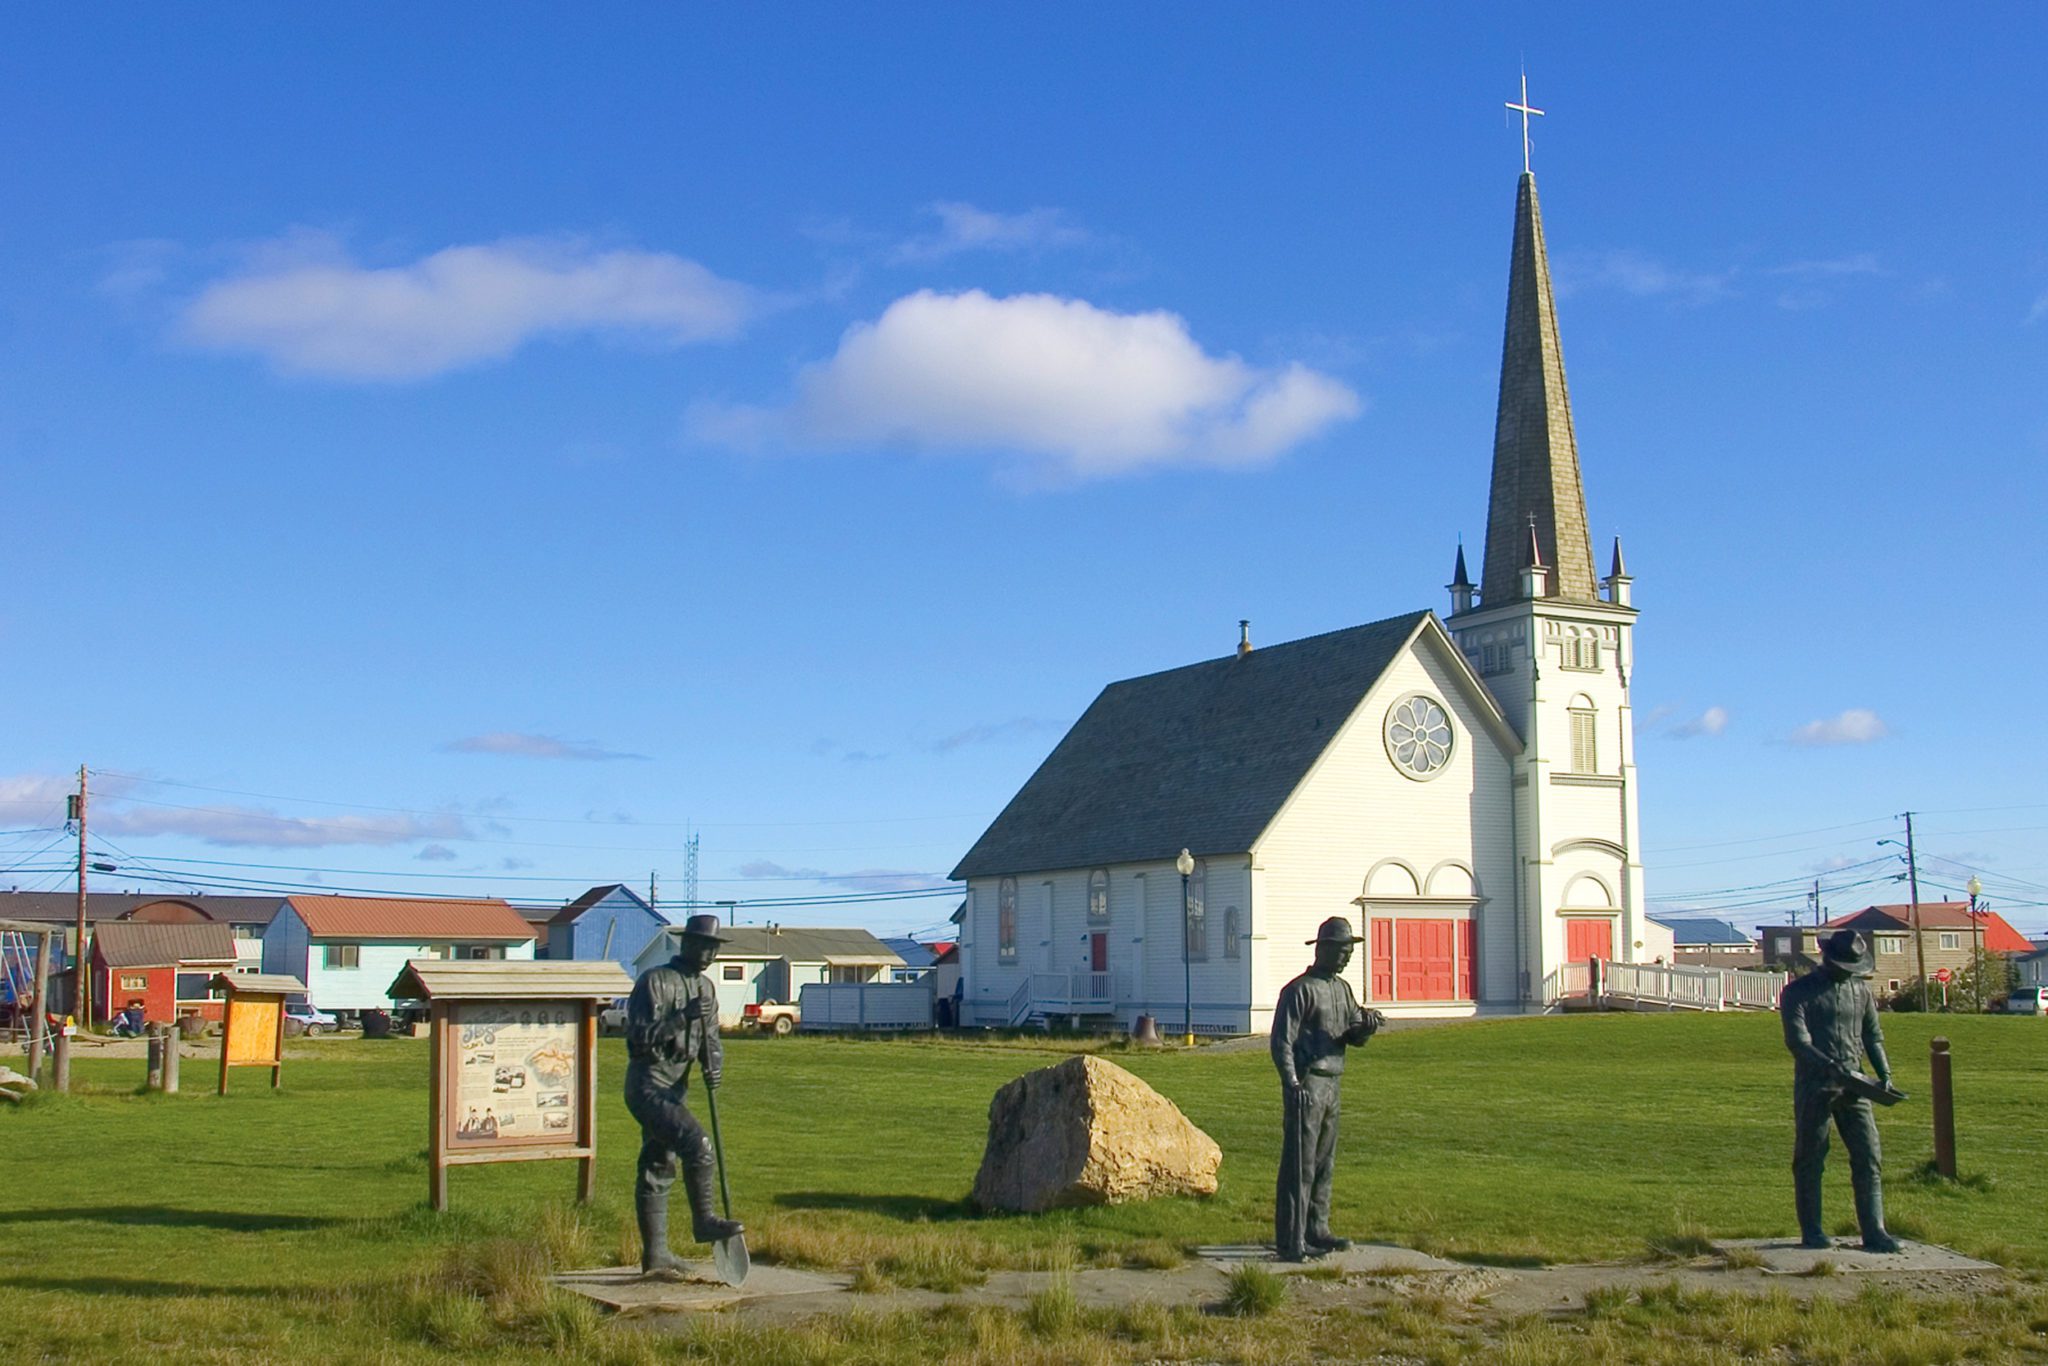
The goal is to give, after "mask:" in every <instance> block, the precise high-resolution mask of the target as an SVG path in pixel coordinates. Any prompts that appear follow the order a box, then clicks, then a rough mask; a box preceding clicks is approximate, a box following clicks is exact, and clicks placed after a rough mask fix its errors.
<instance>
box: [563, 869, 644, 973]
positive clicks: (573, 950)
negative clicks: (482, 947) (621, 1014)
mask: <svg viewBox="0 0 2048 1366" xmlns="http://www.w3.org/2000/svg"><path fill="white" fill-rule="evenodd" d="M667 924H668V921H667V920H666V919H664V918H663V917H662V915H661V914H660V912H658V911H656V910H655V909H654V908H653V907H652V906H649V905H648V904H647V903H646V902H645V901H643V900H641V899H640V898H639V897H638V896H635V895H634V894H633V892H632V890H631V889H630V888H628V887H626V886H624V885H623V884H621V883H617V882H614V883H610V884H608V885H606V886H603V887H592V888H591V889H590V890H589V891H587V892H585V893H584V894H583V895H582V896H579V897H577V898H576V899H575V900H574V901H572V902H570V903H569V904H568V905H566V906H564V907H562V909H561V910H559V911H557V912H555V914H554V916H553V917H552V918H551V919H549V921H548V934H547V948H546V950H545V954H544V956H545V957H548V958H576V959H582V960H584V961H585V962H590V961H595V960H596V959H600V958H609V959H611V960H612V961H614V962H616V963H617V964H618V965H619V966H620V967H622V968H624V969H625V970H626V971H627V972H632V971H633V970H634V969H633V960H634V958H635V957H637V956H638V955H639V953H640V950H642V949H644V948H646V947H647V942H648V941H649V940H651V939H653V938H654V936H655V935H656V934H658V933H660V931H661V930H662V929H663V928H664V927H665V926H666V925H667Z"/></svg>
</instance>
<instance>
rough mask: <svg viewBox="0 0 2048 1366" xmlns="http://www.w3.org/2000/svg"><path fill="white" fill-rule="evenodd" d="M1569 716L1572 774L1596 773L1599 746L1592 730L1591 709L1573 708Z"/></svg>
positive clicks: (1592, 716)
mask: <svg viewBox="0 0 2048 1366" xmlns="http://www.w3.org/2000/svg"><path fill="white" fill-rule="evenodd" d="M1569 714H1570V716H1571V720H1572V772H1574V773H1598V772H1599V771H1600V745H1599V737H1598V735H1597V733H1596V732H1595V730H1594V728H1593V722H1594V713H1593V709H1592V708H1591V707H1590V706H1586V707H1573V708H1572V709H1571V712H1570V713H1569Z"/></svg>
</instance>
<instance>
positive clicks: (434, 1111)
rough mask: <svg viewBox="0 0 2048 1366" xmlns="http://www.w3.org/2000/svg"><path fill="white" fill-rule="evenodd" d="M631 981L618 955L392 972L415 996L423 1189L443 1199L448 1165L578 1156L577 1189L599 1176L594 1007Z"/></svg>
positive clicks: (420, 963)
mask: <svg viewBox="0 0 2048 1366" xmlns="http://www.w3.org/2000/svg"><path fill="white" fill-rule="evenodd" d="M632 989H633V979H632V978H630V977H628V976H627V975H626V973H625V971H624V970H623V969H622V968H620V967H619V965H618V964H617V963H613V962H610V961H605V962H597V963H584V962H573V961H571V962H555V961H548V960H542V961H539V962H534V961H524V962H520V961H507V960H503V959H500V960H496V961H492V960H471V961H460V960H446V959H415V960H414V961H412V962H410V963H408V964H406V966H405V968H404V970H403V971H402V972H400V973H399V974H398V977H397V979H396V980H394V981H393V982H392V983H391V986H390V988H389V989H388V993H387V994H388V995H389V996H390V998H391V999H392V1000H394V1001H421V1002H424V1003H425V1004H426V1006H427V1010H428V1020H429V1027H430V1029H431V1031H432V1038H433V1047H432V1049H431V1050H430V1051H431V1055H432V1056H431V1061H430V1062H429V1065H428V1074H427V1075H428V1080H427V1091H428V1097H429V1120H428V1128H427V1195H428V1199H429V1201H430V1202H431V1203H432V1205H433V1207H434V1208H435V1209H437V1210H445V1209H447V1208H448V1168H450V1167H451V1166H461V1165H466V1164H469V1163H476V1162H516V1161H526V1160H532V1159H536V1158H575V1159H576V1160H577V1163H578V1166H579V1170H578V1175H577V1199H578V1200H581V1201H584V1202H586V1203H587V1202H588V1201H589V1200H590V1198H591V1196H592V1195H593V1194H594V1193H595V1190H596V1181H597V1011H598V1007H599V1005H600V1004H601V1003H603V1002H608V1001H612V1000H615V999H617V998H618V997H620V996H624V995H626V994H627V993H628V992H630V991H631V990H632Z"/></svg>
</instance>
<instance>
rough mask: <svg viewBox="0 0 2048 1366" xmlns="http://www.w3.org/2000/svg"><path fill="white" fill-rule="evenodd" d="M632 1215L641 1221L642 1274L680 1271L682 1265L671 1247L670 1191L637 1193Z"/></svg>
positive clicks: (643, 1191)
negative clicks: (669, 1224) (669, 1244)
mask: <svg viewBox="0 0 2048 1366" xmlns="http://www.w3.org/2000/svg"><path fill="white" fill-rule="evenodd" d="M633 1213H634V1215H635V1216H636V1217H637V1218H638V1219H639V1222H640V1274H641V1275H643V1276H651V1275H654V1274H656V1273H658V1272H680V1271H681V1270H682V1269H683V1264H682V1262H681V1261H680V1260H678V1259H677V1257H676V1254H675V1253H673V1252H671V1251H669V1247H668V1192H667V1191H647V1190H636V1191H634V1192H633Z"/></svg>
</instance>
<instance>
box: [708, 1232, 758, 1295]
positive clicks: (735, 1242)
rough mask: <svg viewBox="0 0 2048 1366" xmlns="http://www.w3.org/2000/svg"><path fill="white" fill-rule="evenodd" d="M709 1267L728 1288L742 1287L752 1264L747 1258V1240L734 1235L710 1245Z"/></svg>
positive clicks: (742, 1236) (744, 1236)
mask: <svg viewBox="0 0 2048 1366" xmlns="http://www.w3.org/2000/svg"><path fill="white" fill-rule="evenodd" d="M711 1265H712V1268H713V1269H714V1270H716V1271H717V1272H718V1279H719V1280H721V1281H724V1282H725V1283H726V1284H727V1285H730V1286H739V1285H744V1284H745V1283H746V1279H747V1272H748V1271H750V1270H751V1269H752V1268H753V1263H752V1262H751V1261H749V1260H748V1258H747V1238H746V1235H745V1234H743V1233H735V1234H734V1235H733V1236H732V1237H730V1238H720V1239H719V1240H718V1241H717V1242H715V1243H713V1244H712V1245H711Z"/></svg>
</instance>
